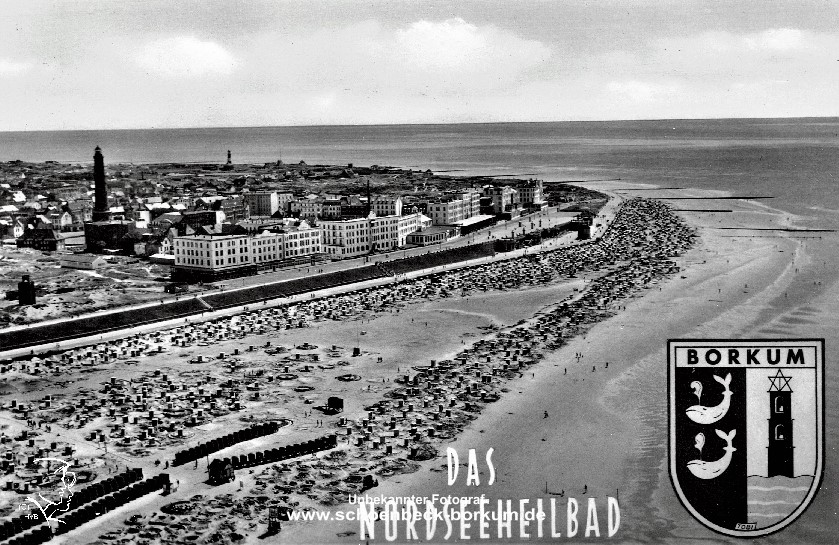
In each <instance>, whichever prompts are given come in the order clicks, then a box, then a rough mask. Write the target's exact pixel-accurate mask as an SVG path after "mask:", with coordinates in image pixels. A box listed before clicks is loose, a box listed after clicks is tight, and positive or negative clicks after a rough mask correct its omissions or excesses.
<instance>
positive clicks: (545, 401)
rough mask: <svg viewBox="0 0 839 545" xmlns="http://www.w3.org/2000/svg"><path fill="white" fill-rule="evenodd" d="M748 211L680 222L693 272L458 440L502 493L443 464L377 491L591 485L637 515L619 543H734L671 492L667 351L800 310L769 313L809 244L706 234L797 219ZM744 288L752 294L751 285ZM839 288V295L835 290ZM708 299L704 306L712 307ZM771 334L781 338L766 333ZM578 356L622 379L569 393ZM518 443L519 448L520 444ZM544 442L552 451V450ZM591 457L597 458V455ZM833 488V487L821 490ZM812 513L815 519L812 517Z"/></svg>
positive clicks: (600, 326)
mask: <svg viewBox="0 0 839 545" xmlns="http://www.w3.org/2000/svg"><path fill="white" fill-rule="evenodd" d="M609 185H615V184H609ZM633 185H635V186H637V185H642V184H633ZM592 189H596V190H603V189H614V190H615V191H616V192H620V188H611V187H609V188H606V187H602V186H601V187H592ZM687 191H691V192H699V193H704V194H708V193H717V192H711V191H703V190H695V189H690V190H687ZM644 197H647V195H644ZM652 198H654V197H652ZM665 202H666V201H665ZM737 208H738V210H737V211H738V212H740V213H741V214H743V213H745V218H738V217H737V215H735V214H724V215H723V214H719V215H722V216H723V217H722V218H713V217H712V218H711V221H708V220H707V219H706V221H701V219H699V218H696V217H691V215H688V213H684V212H681V213H678V214H679V215H680V216H681V217H682V218H683V219H684V220H685V221H687V222H688V223H689V224H691V225H693V226H695V227H698V228H699V229H700V231H701V236H700V240H701V242H700V244H699V245H697V247H694V248H692V249H691V250H689V251H688V252H687V253H686V254H685V255H683V256H681V257H680V258H677V262H679V263H680V265H683V271H682V272H681V273H680V274H679V275H676V276H674V277H671V278H670V279H668V280H667V281H665V282H664V283H663V285H662V286H661V288H662V291H660V292H659V291H648V292H646V293H644V294H643V295H642V296H638V297H634V298H633V299H632V300H631V301H627V303H626V310H623V311H621V312H620V313H619V314H617V315H616V316H613V317H611V318H609V319H607V320H604V321H602V322H599V323H597V324H595V325H594V326H593V327H592V328H591V329H590V330H589V331H588V332H587V334H586V335H585V336H584V337H575V338H574V340H573V341H572V342H571V343H569V344H568V345H567V346H564V347H562V348H561V349H559V350H558V351H556V352H554V353H552V354H550V355H549V356H548V357H547V358H546V359H545V360H543V361H542V362H540V363H539V364H538V365H537V366H536V367H535V368H534V369H535V372H536V376H535V380H532V379H531V380H527V379H520V380H519V381H518V382H516V383H514V384H515V386H516V388H515V391H516V392H518V393H517V394H516V395H513V394H510V395H505V396H504V397H502V400H501V401H500V402H498V403H496V404H493V405H491V406H489V407H488V408H487V410H486V411H485V412H484V413H482V414H481V415H480V416H479V418H478V419H477V420H475V421H474V422H472V423H471V424H470V426H469V427H468V428H467V429H466V430H465V431H464V433H463V434H461V435H460V436H458V437H457V439H456V440H454V441H453V442H452V443H451V445H450V446H452V447H453V448H455V449H456V450H457V451H458V452H465V451H466V450H467V449H470V448H474V449H476V450H477V451H478V452H479V453H480V452H485V451H486V449H488V448H494V449H495V453H494V455H493V460H494V462H495V468H496V471H498V472H499V482H498V483H497V484H496V485H495V487H487V486H481V487H465V486H463V485H462V483H461V484H458V485H456V486H452V487H450V486H447V482H446V479H445V472H443V473H434V472H429V471H428V470H429V469H432V466H434V465H435V463H437V462H439V458H438V459H436V461H434V462H426V463H424V464H423V468H422V469H421V470H420V471H418V472H415V473H412V474H410V475H408V476H403V477H402V479H401V480H400V482H389V481H388V482H386V483H384V484H383V485H380V486H379V487H377V488H376V489H373V490H371V491H370V493H375V494H383V495H385V496H388V495H390V496H402V495H406V494H412V495H419V496H423V495H425V496H429V495H433V494H435V493H438V494H440V493H443V494H449V493H451V494H453V495H474V494H475V493H476V492H477V493H487V494H492V496H493V499H495V497H507V498H513V499H516V498H531V497H536V496H538V497H545V498H547V497H550V496H549V495H548V496H546V495H544V494H539V491H540V490H541V489H542V487H543V486H544V484H543V481H545V480H546V479H545V477H547V480H548V483H547V488H548V489H549V490H550V491H555V490H562V491H565V492H566V493H567V494H568V495H570V496H579V495H580V494H581V492H582V490H581V489H582V487H583V486H585V487H586V490H587V491H589V492H590V493H592V494H599V495H600V497H603V496H605V495H608V494H611V495H616V496H619V497H620V499H621V503H622V505H626V506H631V507H629V508H627V510H624V512H623V519H622V520H623V524H622V527H621V530H620V532H619V533H618V535H616V536H615V537H614V538H613V539H617V540H618V541H649V540H659V539H673V538H675V537H676V536H680V537H687V536H691V537H693V538H695V539H702V540H711V541H715V542H716V541H726V540H725V538H723V537H722V536H719V535H717V534H715V533H713V532H711V531H710V530H707V529H705V528H704V527H702V526H701V525H700V524H699V523H698V522H696V521H695V520H693V519H692V518H691V517H690V515H688V513H687V512H686V511H685V510H684V509H683V508H682V507H681V505H680V504H679V502H678V500H677V499H676V497H675V493H674V492H673V490H672V487H671V485H670V481H669V476H668V472H667V464H666V456H667V454H666V444H667V441H666V437H667V431H666V429H665V427H663V426H661V422H662V417H663V421H664V422H666V395H665V394H666V383H665V379H664V378H663V374H662V372H661V370H662V369H663V365H664V364H663V362H664V361H666V358H664V353H665V349H666V348H665V346H666V345H665V344H664V342H666V339H667V338H676V337H697V336H708V337H713V336H716V337H733V336H735V332H737V331H740V332H749V331H755V330H757V331H761V330H760V329H759V328H758V326H759V325H760V324H765V323H767V322H769V321H770V320H769V319H768V318H767V315H766V314H767V313H771V315H772V316H775V317H777V316H778V315H783V314H784V313H785V312H788V311H789V310H790V309H791V308H794V307H795V306H796V303H800V301H799V300H796V301H795V302H791V301H789V298H788V297H785V299H786V301H787V304H785V305H784V306H783V307H779V308H774V309H772V308H770V306H771V304H772V302H773V301H775V302H777V300H778V298H780V297H784V290H785V289H786V290H789V289H790V288H791V286H792V284H793V278H791V277H792V276H794V275H795V274H797V273H796V271H795V267H794V265H795V264H799V265H800V264H801V263H800V262H801V260H802V253H803V250H802V248H801V244H802V241H800V240H794V239H792V238H790V237H784V236H779V237H773V239H774V240H773V239H760V238H758V239H757V240H755V239H754V238H751V239H749V238H745V237H742V238H727V237H724V236H721V234H720V233H714V232H713V231H714V230H712V229H706V228H704V227H708V226H710V225H711V224H712V223H713V220H715V219H717V220H718V221H719V222H722V221H726V220H728V221H729V222H730V221H731V220H735V222H742V221H744V220H748V221H749V222H753V221H756V220H759V221H762V222H768V223H769V224H773V223H775V222H777V223H778V224H780V225H784V226H788V225H791V224H793V223H794V219H793V216H792V215H791V214H789V213H787V212H785V211H782V210H777V209H772V208H770V207H768V206H766V205H765V204H763V203H756V202H746V203H743V204H740V203H739V202H738V206H737ZM769 249H772V250H775V253H774V255H772V254H770V253H769V252H768V251H767V250H769ZM781 252H783V253H781ZM741 281H742V283H741ZM686 284H687V285H686ZM745 285H749V286H750V287H751V290H749V289H747V288H745V289H744V288H742V286H745ZM723 287H725V288H726V293H725V297H722V295H723V294H722V292H723ZM687 288H690V289H696V290H698V292H697V295H694V296H692V297H691V296H689V295H686V293H688V289H687ZM832 289H834V290H835V289H836V283H835V282H834V284H833V286H832ZM713 292H717V297H720V299H717V298H716V297H713V295H714V294H713ZM738 292H739V293H738ZM699 294H701V295H699ZM703 296H704V297H703ZM703 298H704V299H705V301H701V299H703ZM756 299H757V300H756ZM662 311H667V312H674V311H677V315H676V316H669V317H668V319H667V321H666V322H665V321H663V320H662V316H660V315H658V316H657V315H656V314H657V313H659V312H662ZM661 328H664V330H665V331H661ZM764 331H766V332H769V331H770V329H766V328H764ZM665 333H666V334H665ZM777 333H781V332H780V331H778V332H777ZM784 333H786V334H788V333H789V332H788V331H786V332H784ZM651 337H653V338H656V342H651ZM662 341H664V342H662ZM578 352H582V353H583V354H584V358H583V360H584V361H588V362H592V361H601V362H602V361H604V360H605V361H609V360H611V363H612V365H611V366H610V367H611V368H612V369H615V370H616V373H615V374H617V376H615V374H612V375H610V376H609V377H608V378H607V377H606V376H605V375H606V373H602V374H600V373H597V374H596V378H592V377H593V376H594V375H592V376H586V377H579V378H578V380H577V381H576V382H575V383H574V385H573V386H572V387H571V388H570V389H569V387H568V386H569V385H567V384H566V385H565V387H564V388H563V386H562V385H561V384H560V382H561V379H562V376H561V375H558V374H557V373H556V370H555V368H554V367H553V366H556V365H560V363H562V362H568V361H570V360H571V359H572V354H576V353H578ZM621 360H623V363H622V364H621ZM590 375H591V374H590ZM586 379H588V380H586ZM575 390H576V392H575ZM575 393H576V394H577V395H574V394H575ZM571 396H573V398H572V397H571ZM557 397H563V398H564V399H566V400H568V399H573V403H578V404H579V405H580V406H578V407H577V408H572V409H571V410H569V411H568V413H569V416H568V418H567V419H564V420H563V421H562V423H561V424H560V425H559V427H558V428H556V429H550V428H551V427H552V426H546V425H542V426H540V425H539V424H542V422H543V421H544V422H545V423H547V420H545V419H539V418H538V414H539V412H540V411H541V410H543V408H544V407H545V406H549V404H550V403H551V401H550V400H551V399H556V398H557ZM567 405H568V403H563V402H554V404H553V405H550V406H555V407H558V408H557V409H555V410H557V411H558V412H559V411H563V409H566V410H567V409H568V407H567ZM581 407H583V408H581ZM551 414H553V412H552V413H551ZM563 414H564V411H563ZM549 420H551V421H552V420H553V418H551V419H549ZM510 438H515V440H514V441H510V440H509V439H510ZM545 444H547V445H545ZM543 445H545V446H549V447H550V448H548V449H544V448H541V447H542V446H543ZM505 450H506V452H505ZM586 453H589V455H587V454H586ZM590 453H597V454H596V455H595V456H591V455H590ZM556 460H559V462H556ZM534 463H535V465H533V464H534ZM551 481H553V482H551ZM828 482H829V481H828V479H825V481H823V484H822V486H823V487H824V486H825V485H826V484H827V483H828ZM618 489H619V490H618ZM814 503H815V504H816V505H818V506H820V507H821V509H819V508H818V507H814V506H811V509H810V511H813V512H815V511H817V510H821V511H823V510H824V509H826V508H827V509H829V504H830V501H829V499H828V498H825V497H824V494H823V495H822V497H821V498H819V497H817V498H816V501H815V502H814ZM825 514H826V513H825ZM810 516H811V515H810V514H809V513H807V514H805V517H810ZM357 526H358V525H357V524H356V525H355V527H353V525H351V524H346V523H345V524H343V525H340V526H338V525H333V524H330V525H329V527H327V526H326V525H325V524H324V523H322V522H318V523H302V524H297V525H295V526H292V527H289V528H288V531H285V530H284V532H285V534H286V535H285V536H284V539H283V542H286V540H290V541H289V542H298V541H299V542H310V540H311V539H312V538H313V537H314V536H315V535H316V534H317V535H319V536H320V538H321V539H327V538H328V539H329V540H330V542H336V543H349V542H350V540H351V539H352V538H351V537H350V538H349V539H344V540H339V539H334V538H333V536H337V535H338V534H339V533H340V532H341V531H343V532H352V531H356V532H357V531H358V527H357ZM806 526H807V524H806V523H805V522H804V521H803V520H802V521H800V523H798V524H797V527H798V528H799V529H803V528H804V527H806ZM794 527H795V526H794ZM330 530H335V532H334V533H333V532H331V531H330ZM473 533H474V532H473ZM801 536H812V534H811V533H810V534H808V533H807V532H806V531H804V532H802V533H801V534H798V533H797V532H794V531H792V530H788V531H787V532H785V537H787V538H788V539H791V540H792V541H793V542H797V541H803V542H806V541H807V539H808V538H803V537H801ZM825 537H827V536H825ZM399 541H402V540H401V539H400V540H399Z"/></svg>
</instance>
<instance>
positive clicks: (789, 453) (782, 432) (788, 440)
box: [766, 369, 795, 477]
mask: <svg viewBox="0 0 839 545" xmlns="http://www.w3.org/2000/svg"><path fill="white" fill-rule="evenodd" d="M790 380H792V377H787V376H784V374H783V373H782V372H781V370H780V369H778V372H777V373H775V375H773V376H770V377H769V381H770V383H771V385H770V386H769V446H767V447H766V448H767V455H768V461H769V464H768V467H769V474H768V475H767V476H768V477H774V476H776V475H781V476H784V477H795V471H794V466H793V453H794V449H795V447H794V446H793V440H792V437H793V436H792V423H793V419H792V388H791V387H790V385H789V381H790Z"/></svg>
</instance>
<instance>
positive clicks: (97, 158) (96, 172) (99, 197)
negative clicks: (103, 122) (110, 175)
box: [93, 146, 111, 221]
mask: <svg viewBox="0 0 839 545" xmlns="http://www.w3.org/2000/svg"><path fill="white" fill-rule="evenodd" d="M93 183H94V187H95V189H94V197H93V221H108V220H109V219H111V215H110V212H109V211H108V186H107V185H106V184H105V157H104V156H103V155H102V149H101V148H100V147H99V146H96V149H95V150H93Z"/></svg>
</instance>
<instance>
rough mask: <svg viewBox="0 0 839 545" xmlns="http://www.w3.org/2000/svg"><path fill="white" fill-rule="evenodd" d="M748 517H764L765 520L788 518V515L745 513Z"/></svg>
mask: <svg viewBox="0 0 839 545" xmlns="http://www.w3.org/2000/svg"><path fill="white" fill-rule="evenodd" d="M746 514H747V515H748V516H750V517H765V518H778V517H782V518H783V517H786V516H789V513H767V514H763V513H751V512H749V513H746Z"/></svg>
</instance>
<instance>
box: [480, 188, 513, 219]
mask: <svg viewBox="0 0 839 545" xmlns="http://www.w3.org/2000/svg"><path fill="white" fill-rule="evenodd" d="M484 197H487V198H488V199H489V200H490V205H491V207H492V213H493V214H504V213H508V214H510V213H515V211H516V210H517V209H518V207H519V196H518V191H516V190H515V189H513V188H512V187H510V186H507V185H505V186H492V185H488V186H486V187H484ZM515 215H518V214H515Z"/></svg>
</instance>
